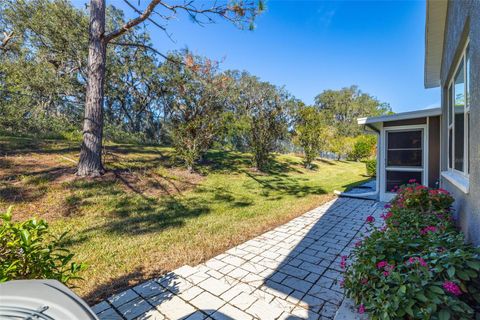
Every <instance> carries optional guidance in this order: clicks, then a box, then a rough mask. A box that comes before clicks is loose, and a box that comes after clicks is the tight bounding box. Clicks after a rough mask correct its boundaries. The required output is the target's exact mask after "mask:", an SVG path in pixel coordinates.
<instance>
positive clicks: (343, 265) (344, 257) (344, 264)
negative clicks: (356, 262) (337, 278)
mask: <svg viewBox="0 0 480 320" xmlns="http://www.w3.org/2000/svg"><path fill="white" fill-rule="evenodd" d="M347 258H348V257H347V256H342V260H341V261H340V268H342V269H345V268H346V267H347Z"/></svg>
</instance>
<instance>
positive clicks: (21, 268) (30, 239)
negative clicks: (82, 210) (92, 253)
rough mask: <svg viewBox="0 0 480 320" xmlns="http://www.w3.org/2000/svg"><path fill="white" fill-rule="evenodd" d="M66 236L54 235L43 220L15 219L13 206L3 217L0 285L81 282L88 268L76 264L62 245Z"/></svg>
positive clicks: (0, 249)
mask: <svg viewBox="0 0 480 320" xmlns="http://www.w3.org/2000/svg"><path fill="white" fill-rule="evenodd" d="M64 237H65V234H62V235H60V236H54V235H53V234H52V233H51V232H50V230H49V229H48V224H47V222H46V221H44V220H36V219H29V220H26V221H23V222H15V221H13V220H12V211H11V207H10V208H9V209H8V210H7V212H5V213H3V214H1V215H0V282H5V281H9V280H19V279H56V280H58V281H60V282H62V283H64V284H69V283H70V282H71V280H75V279H81V278H80V277H79V276H78V274H79V273H80V272H81V271H82V270H84V269H85V268H86V265H85V264H83V263H76V262H73V261H72V259H73V257H74V254H73V253H71V252H70V251H69V250H68V249H66V248H65V247H64V246H63V245H62V240H63V239H64Z"/></svg>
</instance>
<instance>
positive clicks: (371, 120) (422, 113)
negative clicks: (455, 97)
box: [357, 108, 442, 125]
mask: <svg viewBox="0 0 480 320" xmlns="http://www.w3.org/2000/svg"><path fill="white" fill-rule="evenodd" d="M441 114H442V109H441V108H433V109H424V110H418V111H409V112H402V113H396V114H392V115H388V116H379V117H365V118H358V119H357V123H358V124H360V125H372V124H375V123H381V122H389V121H398V120H408V119H417V118H425V117H436V116H440V115H441Z"/></svg>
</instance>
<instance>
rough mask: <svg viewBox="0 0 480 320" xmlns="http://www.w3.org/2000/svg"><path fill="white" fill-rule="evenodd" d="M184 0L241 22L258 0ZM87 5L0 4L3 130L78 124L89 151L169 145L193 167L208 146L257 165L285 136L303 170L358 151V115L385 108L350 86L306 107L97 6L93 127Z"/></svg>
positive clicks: (39, 130)
mask: <svg viewBox="0 0 480 320" xmlns="http://www.w3.org/2000/svg"><path fill="white" fill-rule="evenodd" d="M92 2H95V1H92ZM96 2H102V1H101V0H99V1H96ZM102 3H103V2H102ZM102 3H100V4H99V5H102ZM152 3H153V4H155V3H156V4H157V5H158V4H159V3H160V4H165V3H163V2H160V1H152ZM191 3H193V2H191V1H190V2H188V3H187V5H186V7H185V5H184V6H183V7H181V8H177V9H178V10H180V9H182V10H185V11H187V12H190V13H192V15H193V17H194V19H198V20H197V22H198V23H201V20H199V19H201V17H206V18H207V19H212V16H211V15H212V14H213V15H217V16H220V17H221V18H224V19H227V20H229V21H232V22H233V23H236V24H242V23H245V22H251V21H252V19H253V17H254V16H255V15H256V14H257V13H258V12H260V11H261V9H262V8H260V7H261V6H262V5H261V3H259V4H258V7H255V6H254V5H252V4H251V3H244V2H242V3H241V4H242V5H243V6H242V5H240V4H239V5H233V6H227V7H222V6H217V7H214V8H210V10H212V11H211V12H207V13H205V12H202V11H201V9H199V8H197V7H194V6H192V5H191ZM103 4H104V3H103ZM97 5H98V3H97ZM94 9H95V8H93V7H92V4H91V5H90V15H89V14H88V13H87V12H86V11H85V10H82V9H78V8H75V7H73V6H72V5H71V3H70V2H69V1H67V0H19V1H15V0H6V1H4V2H2V3H1V4H0V26H2V28H3V29H4V30H0V31H1V33H3V34H4V36H3V39H2V41H1V42H0V43H1V45H0V130H1V131H2V132H6V133H10V134H29V135H36V136H40V135H43V136H61V137H67V138H77V139H82V124H83V140H84V146H85V139H87V140H88V139H90V140H89V143H90V144H88V148H91V149H95V148H94V147H93V145H91V143H94V142H95V141H94V140H95V139H97V138H99V137H100V139H108V140H114V141H120V142H135V143H158V144H170V145H172V146H174V147H175V149H176V151H177V154H178V156H179V157H180V158H181V159H182V160H183V161H184V162H185V165H186V166H187V167H188V168H189V169H190V170H194V169H195V165H196V164H197V163H198V162H199V161H201V159H202V157H203V155H204V154H205V153H206V152H207V151H208V150H209V149H210V148H212V147H213V146H214V145H216V146H220V147H222V148H226V149H231V150H238V151H248V152H251V154H252V161H253V164H254V165H255V166H256V167H257V168H258V169H259V170H267V169H268V165H269V161H270V158H271V155H272V153H273V152H275V151H281V143H284V142H285V141H290V142H292V143H295V144H297V145H299V146H300V147H301V148H302V150H304V153H305V165H306V166H307V167H311V163H312V161H313V160H314V159H315V158H316V156H317V155H318V154H319V152H320V151H331V152H334V153H335V154H337V155H339V157H342V156H347V155H348V156H350V157H351V158H354V159H361V158H364V157H368V156H369V155H370V154H371V152H372V148H373V144H372V140H371V139H369V138H366V137H363V136H361V133H362V132H361V128H360V127H359V126H358V125H357V124H356V118H357V117H360V116H367V115H380V114H384V113H388V112H390V108H389V106H388V105H386V104H384V103H382V102H380V101H378V100H377V99H375V98H374V97H372V96H370V95H368V94H366V93H363V92H361V91H360V90H359V89H358V88H357V87H355V86H352V87H349V88H344V89H341V90H327V91H324V92H322V93H321V94H319V95H318V96H317V97H316V99H315V104H314V105H312V106H306V105H304V104H303V103H302V102H301V101H299V100H298V99H296V98H295V97H293V96H292V95H291V94H289V93H288V92H287V91H286V90H285V88H283V87H278V86H275V85H273V84H270V83H268V82H265V81H261V80H260V79H259V78H257V77H255V76H253V75H251V74H249V73H247V72H244V71H236V70H226V71H222V70H221V69H220V65H219V63H218V62H216V61H212V60H210V59H208V58H206V57H200V56H196V55H193V54H192V53H191V52H189V51H188V50H183V51H178V52H171V53H166V54H164V53H160V52H158V51H157V50H155V49H154V48H153V47H152V44H151V41H150V36H149V33H148V32H147V31H146V30H145V29H144V28H142V27H141V24H140V23H141V22H142V21H145V20H147V19H149V18H148V17H149V16H148V15H147V16H144V15H141V16H140V17H141V19H143V20H141V21H134V23H132V21H131V20H129V21H127V20H126V19H125V17H124V14H123V12H122V11H121V10H118V9H116V8H114V7H112V6H110V7H107V8H105V14H104V17H105V30H106V33H107V34H114V36H109V37H108V40H109V41H108V46H105V54H104V55H103V57H104V58H105V65H104V75H103V77H104V79H106V81H104V82H102V88H101V91H102V92H101V93H100V92H99V91H98V90H100V89H98V88H97V89H98V90H97V89H95V90H97V91H98V92H97V98H95V99H97V100H98V99H100V95H102V94H103V97H101V99H100V100H101V101H102V102H101V105H100V106H101V108H100V109H101V110H100V111H101V112H100V114H97V115H98V116H99V117H101V119H100V118H99V119H97V118H95V117H96V116H95V117H94V118H95V119H97V120H95V121H94V122H95V126H97V125H100V127H95V126H93V127H91V126H92V124H91V123H90V122H91V118H89V117H90V115H89V114H90V113H89V112H94V111H95V110H96V109H95V108H96V107H95V105H96V103H98V101H96V102H92V101H90V100H91V99H92V97H91V96H90V98H89V97H88V93H87V91H88V90H87V89H86V88H87V84H88V83H91V81H92V80H91V77H92V66H91V63H92V62H91V61H89V58H88V56H89V49H88V48H89V45H90V48H91V46H92V43H91V41H92V39H91V37H92V36H91V34H90V35H89V32H88V30H89V19H90V18H91V16H92V10H94ZM100 9H101V8H100ZM147 9H148V8H147ZM168 10H169V9H168V8H167V11H168ZM249 10H250V11H249ZM96 14H98V12H97V13H96ZM100 14H102V12H100ZM152 22H153V21H152ZM154 23H156V22H154ZM125 26H127V27H125ZM162 26H163V27H165V26H164V25H160V27H162ZM122 28H126V29H125V30H124V29H122ZM118 30H123V31H118ZM90 31H91V28H90ZM102 41H104V40H102ZM90 54H91V52H90ZM90 59H91V57H90ZM102 68H103V67H102ZM97 76H98V74H97ZM89 79H90V80H89ZM89 81H90V82H89ZM95 81H96V80H95ZM90 90H93V89H90ZM89 99H90V100H89ZM85 101H87V102H86V103H85ZM86 106H87V107H86ZM89 108H91V110H90V111H88V109H89ZM92 110H93V111H92ZM96 111H98V110H96ZM96 111H95V112H96ZM95 112H94V113H95ZM100 120H101V121H102V123H97V122H99V121H100ZM84 121H86V122H84ZM89 121H90V122H89ZM103 121H104V124H103ZM85 126H86V127H85ZM95 130H100V131H101V132H100V134H99V135H96V133H95V132H96V131H95ZM86 132H87V135H86ZM92 139H93V140H92ZM96 147H98V146H96ZM100 147H101V144H100ZM88 148H87V149H88ZM89 150H90V149H89ZM89 152H93V151H91V150H90V151H89ZM87 167H88V165H87ZM92 168H94V165H92ZM79 169H80V167H79ZM94 169H95V168H94ZM92 170H93V169H92ZM95 170H100V171H101V170H103V168H101V167H100V168H97V169H95ZM95 170H93V171H95ZM87 171H88V170H87ZM87 171H85V172H84V173H85V174H88V172H87ZM93 171H92V172H93ZM97 173H98V172H97Z"/></svg>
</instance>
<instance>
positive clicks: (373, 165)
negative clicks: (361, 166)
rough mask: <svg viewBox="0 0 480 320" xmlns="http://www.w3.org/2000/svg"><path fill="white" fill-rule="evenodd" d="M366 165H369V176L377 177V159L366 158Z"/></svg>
mask: <svg viewBox="0 0 480 320" xmlns="http://www.w3.org/2000/svg"><path fill="white" fill-rule="evenodd" d="M365 166H366V167H367V176H369V177H376V176H377V160H376V159H372V160H366V161H365Z"/></svg>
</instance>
